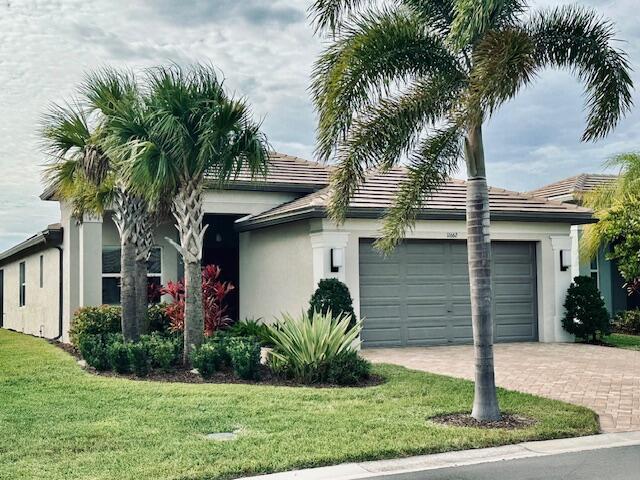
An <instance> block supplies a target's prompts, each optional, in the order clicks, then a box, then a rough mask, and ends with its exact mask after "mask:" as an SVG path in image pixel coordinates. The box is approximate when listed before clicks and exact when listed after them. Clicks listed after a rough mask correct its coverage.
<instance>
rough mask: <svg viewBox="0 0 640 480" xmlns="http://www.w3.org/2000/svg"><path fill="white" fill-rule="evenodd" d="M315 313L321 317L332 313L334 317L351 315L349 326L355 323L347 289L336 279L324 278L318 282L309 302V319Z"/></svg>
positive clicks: (354, 315) (351, 302)
mask: <svg viewBox="0 0 640 480" xmlns="http://www.w3.org/2000/svg"><path fill="white" fill-rule="evenodd" d="M315 311H317V312H320V313H322V314H323V315H326V314H327V313H329V312H333V314H334V315H335V316H336V317H339V316H342V315H351V326H352V327H353V326H354V325H355V323H356V314H355V312H354V311H353V300H352V299H351V294H350V293H349V288H348V287H347V286H346V285H345V284H344V283H342V282H341V281H340V280H338V279H337V278H325V279H323V280H320V282H318V288H317V289H316V291H315V292H314V293H313V295H312V296H311V300H310V301H309V311H308V316H309V318H313V312H315Z"/></svg>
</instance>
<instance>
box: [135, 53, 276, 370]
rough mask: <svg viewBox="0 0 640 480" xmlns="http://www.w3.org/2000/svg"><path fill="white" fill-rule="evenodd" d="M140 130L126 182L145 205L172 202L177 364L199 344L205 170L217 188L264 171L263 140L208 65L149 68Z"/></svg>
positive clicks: (245, 110) (241, 102) (244, 108)
mask: <svg viewBox="0 0 640 480" xmlns="http://www.w3.org/2000/svg"><path fill="white" fill-rule="evenodd" d="M146 85H147V89H148V91H147V93H146V99H145V107H146V109H147V113H148V117H147V122H146V124H145V125H146V130H145V131H144V132H141V133H140V135H139V136H138V140H137V142H132V144H131V152H132V153H131V161H130V163H129V179H130V181H131V183H132V185H134V187H135V188H136V191H137V192H138V193H139V194H141V195H142V194H144V195H145V196H146V197H147V198H148V199H149V200H150V201H151V202H156V201H158V199H160V198H163V197H164V198H169V199H171V202H172V206H171V210H172V213H173V216H174V217H175V220H176V227H177V229H178V232H179V236H180V244H176V243H175V242H173V241H171V240H170V239H168V240H169V241H171V243H173V244H174V246H175V247H176V248H177V249H178V251H179V252H180V253H181V255H182V258H183V260H184V265H185V296H186V300H185V328H184V347H185V348H184V362H185V364H186V363H188V362H189V359H190V356H191V351H192V350H193V348H194V346H195V347H197V346H199V345H201V344H202V341H203V332H204V315H203V306H202V305H203V304H202V291H201V288H200V283H201V275H202V267H201V261H202V244H203V238H204V234H205V230H206V227H205V226H203V224H202V220H203V218H204V210H203V200H204V195H203V187H204V182H205V174H206V175H207V178H212V179H215V181H216V183H217V185H219V186H223V185H224V184H225V183H226V182H227V181H228V180H229V179H230V178H232V177H233V176H234V175H236V174H238V173H239V172H240V170H242V169H245V168H246V169H247V170H248V171H249V172H250V173H251V174H252V175H258V174H264V173H265V172H266V168H267V161H268V151H267V142H266V139H265V137H264V135H263V134H262V133H261V131H260V124H259V123H257V122H255V121H254V120H253V119H252V115H251V111H250V109H249V106H248V104H247V102H246V101H245V100H242V99H234V98H232V97H230V96H229V95H228V94H227V93H226V92H225V90H224V88H223V84H222V81H221V80H219V79H218V77H217V75H216V72H215V70H214V69H213V67H210V66H200V65H197V66H194V67H191V68H188V69H182V68H180V67H178V66H176V65H173V66H170V67H160V68H155V69H152V70H149V71H148V75H147V78H146Z"/></svg>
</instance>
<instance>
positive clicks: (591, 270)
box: [589, 256, 600, 288]
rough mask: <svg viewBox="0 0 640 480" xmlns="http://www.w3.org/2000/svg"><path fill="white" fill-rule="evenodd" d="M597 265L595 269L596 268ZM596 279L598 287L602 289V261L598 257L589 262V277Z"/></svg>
mask: <svg viewBox="0 0 640 480" xmlns="http://www.w3.org/2000/svg"><path fill="white" fill-rule="evenodd" d="M594 263H595V267H594ZM594 274H595V279H596V286H597V287H598V288H600V259H599V258H598V257H597V256H596V257H595V258H593V259H591V261H590V262H589V276H590V277H591V278H594Z"/></svg>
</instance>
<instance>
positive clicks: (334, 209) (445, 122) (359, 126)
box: [311, 0, 632, 420]
mask: <svg viewBox="0 0 640 480" xmlns="http://www.w3.org/2000/svg"><path fill="white" fill-rule="evenodd" d="M312 15H313V17H314V23H315V25H316V28H317V30H318V31H320V32H322V33H324V34H327V35H328V37H329V41H330V44H329V46H328V47H327V48H326V50H325V51H324V52H323V53H322V54H321V56H320V57H319V59H318V60H317V62H316V65H315V70H314V73H313V82H312V88H311V90H312V94H313V98H314V102H315V106H316V108H317V110H318V114H319V120H318V147H317V156H318V157H319V158H320V160H324V161H327V160H329V159H330V158H332V157H334V156H335V157H337V167H336V169H335V171H334V174H333V177H332V182H331V183H332V192H333V193H332V196H331V202H330V207H329V212H330V214H331V216H332V218H334V219H335V220H336V221H337V222H341V221H342V220H343V219H344V218H345V215H346V212H347V209H348V205H349V199H350V197H351V196H352V194H353V193H354V191H355V189H357V187H358V185H359V184H360V182H362V181H363V179H364V177H365V174H366V170H367V169H369V168H378V169H381V170H382V171H385V170H387V169H389V168H391V167H392V166H394V165H395V164H397V163H398V162H400V161H401V160H402V159H407V160H408V167H407V171H408V177H407V181H406V182H404V183H403V184H402V185H400V187H399V192H398V195H397V197H396V199H395V201H394V204H393V206H392V207H391V208H390V209H389V211H388V212H387V213H386V216H385V220H384V226H383V229H382V237H381V238H380V239H379V240H378V242H377V246H378V247H379V248H380V249H382V250H384V251H389V250H391V249H393V247H394V246H395V245H396V244H397V243H398V242H399V241H400V240H401V239H402V238H403V236H404V232H405V230H406V229H407V228H409V227H411V226H412V225H413V223H414V221H415V218H416V214H417V212H418V211H419V209H420V207H421V205H422V203H423V202H424V201H425V200H426V199H428V197H429V194H430V193H431V192H433V191H434V190H436V189H437V188H438V187H439V186H441V185H442V183H443V182H444V181H445V180H446V179H447V178H448V177H449V176H450V175H451V174H452V173H453V172H454V171H455V170H456V168H457V164H458V162H459V159H460V158H462V157H463V158H464V160H465V163H466V167H467V177H468V182H467V215H466V217H467V234H468V238H467V245H468V257H469V277H470V283H471V305H472V324H473V339H474V345H475V359H476V360H475V365H476V373H475V378H476V384H475V400H474V405H473V412H472V415H473V416H474V417H475V418H476V419H478V420H492V419H496V418H499V417H500V410H499V407H498V402H497V398H496V390H495V380H494V368H493V319H492V317H491V276H490V273H491V272H490V255H491V248H490V245H491V244H490V239H489V202H488V189H487V182H486V171H485V158H484V148H483V139H482V126H483V123H484V122H485V121H486V120H487V119H488V118H489V117H490V116H491V115H492V114H493V113H494V112H495V111H496V110H497V109H498V107H500V106H501V105H502V104H503V103H504V102H506V101H507V100H509V99H511V98H513V97H514V96H515V95H516V94H517V93H518V92H519V91H520V89H521V88H523V87H525V86H527V85H529V84H530V83H531V82H532V81H533V80H534V79H535V77H536V75H537V73H538V72H539V71H540V70H542V69H543V68H546V67H554V68H562V69H569V70H570V71H572V72H575V73H576V74H577V76H578V78H579V79H580V80H581V81H582V82H583V83H584V84H585V89H586V95H587V108H588V111H589V112H588V116H587V127H586V130H585V132H584V134H583V137H582V138H583V140H585V141H587V140H595V139H597V138H600V137H603V136H604V135H606V134H607V133H608V132H609V131H610V130H611V129H612V128H613V127H614V126H615V125H616V124H617V122H618V120H619V119H620V118H621V116H622V115H623V114H624V113H625V112H626V111H627V110H628V109H629V108H630V106H631V93H630V90H631V88H632V82H631V79H630V77H629V65H628V62H627V58H626V56H625V54H624V53H622V52H620V51H618V50H616V49H615V48H613V46H612V40H613V28H612V25H611V24H610V23H609V22H607V21H604V20H602V19H601V18H600V17H599V16H598V15H597V14H596V13H594V12H593V11H591V10H587V9H584V8H580V7H575V6H570V7H559V8H554V9H550V10H545V11H541V12H535V13H530V14H529V13H527V6H526V3H525V2H524V1H521V0H491V1H482V2H481V1H470V0H395V1H392V0H389V1H388V2H387V3H386V4H384V2H365V1H363V0H316V1H315V3H314V4H313V6H312Z"/></svg>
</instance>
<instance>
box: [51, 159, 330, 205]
mask: <svg viewBox="0 0 640 480" xmlns="http://www.w3.org/2000/svg"><path fill="white" fill-rule="evenodd" d="M330 174H331V167H330V166H326V165H322V164H320V163H318V162H312V161H309V160H304V159H302V158H298V157H294V156H292V155H285V154H283V153H278V152H272V153H270V154H269V169H268V171H267V175H266V176H264V177H257V178H254V179H253V180H252V179H251V175H250V174H249V172H248V171H247V170H243V171H241V172H240V173H239V174H238V176H237V177H235V178H234V179H232V180H231V181H230V182H229V184H227V185H225V187H224V188H225V189H229V190H266V191H289V192H299V193H310V192H315V191H316V190H319V189H321V188H323V187H326V186H327V185H328V184H329V175H330ZM205 178H206V175H205ZM209 181H210V183H209V185H211V186H213V184H214V181H213V179H212V178H209ZM40 198H41V199H42V200H56V198H55V192H54V191H53V190H52V189H50V188H48V189H46V190H45V191H44V192H43V193H42V194H41V195H40Z"/></svg>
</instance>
